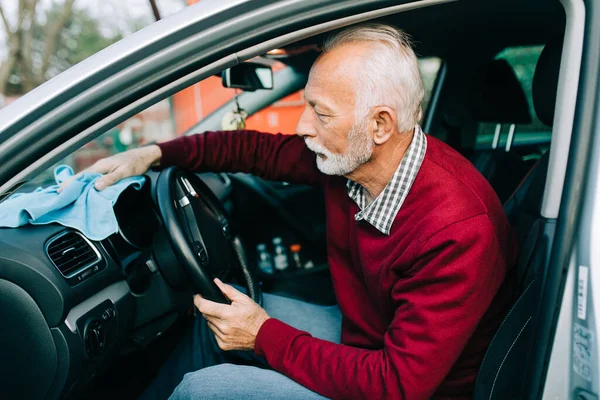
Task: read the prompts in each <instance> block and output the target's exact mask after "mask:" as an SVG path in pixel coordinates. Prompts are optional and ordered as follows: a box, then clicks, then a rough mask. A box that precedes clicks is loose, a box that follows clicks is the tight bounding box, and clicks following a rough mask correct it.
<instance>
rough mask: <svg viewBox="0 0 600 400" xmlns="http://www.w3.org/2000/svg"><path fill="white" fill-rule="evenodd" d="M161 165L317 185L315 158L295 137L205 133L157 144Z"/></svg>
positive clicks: (242, 132) (317, 174) (248, 132)
mask: <svg viewBox="0 0 600 400" xmlns="http://www.w3.org/2000/svg"><path fill="white" fill-rule="evenodd" d="M158 146H159V147H160V150H161V152H162V156H161V159H160V165H161V166H171V165H175V166H178V167H181V168H183V169H187V170H192V171H216V172H247V173H251V174H254V175H256V176H259V177H261V178H264V179H267V180H274V181H287V182H294V183H305V184H311V185H318V184H319V183H320V177H321V175H320V172H319V170H318V169H317V165H316V161H315V155H314V153H312V152H311V151H310V150H309V149H308V148H307V147H306V145H305V144H304V140H303V139H302V138H301V137H299V136H296V135H281V134H277V135H271V134H266V133H261V132H256V131H219V132H205V133H203V134H201V135H190V136H183V137H180V138H177V139H174V140H171V141H168V142H164V143H160V144H158Z"/></svg>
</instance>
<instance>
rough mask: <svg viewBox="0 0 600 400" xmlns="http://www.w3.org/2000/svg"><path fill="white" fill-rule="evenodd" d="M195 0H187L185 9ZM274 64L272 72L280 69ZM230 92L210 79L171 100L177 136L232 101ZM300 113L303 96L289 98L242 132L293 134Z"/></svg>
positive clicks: (250, 121) (249, 122)
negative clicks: (251, 130)
mask: <svg viewBox="0 0 600 400" xmlns="http://www.w3.org/2000/svg"><path fill="white" fill-rule="evenodd" d="M198 1H199V0H188V5H191V4H194V3H197V2H198ZM283 67H284V65H283V64H282V63H279V62H276V63H275V65H274V66H273V71H277V70H279V69H281V68H283ZM234 95H235V90H234V89H229V88H224V87H223V85H222V84H221V78H219V77H216V76H211V77H209V78H207V79H205V80H203V81H202V82H199V83H197V84H195V85H192V86H190V87H188V88H186V89H184V90H182V91H181V92H179V93H177V94H175V95H174V96H173V109H172V110H173V119H174V123H175V131H176V135H177V136H179V135H181V134H183V133H185V132H186V131H188V130H189V129H190V128H191V127H193V126H194V125H195V124H196V123H197V122H198V121H200V120H202V119H203V118H205V117H206V116H207V115H209V114H210V113H211V112H213V111H215V110H216V109H217V108H219V107H220V106H222V105H223V104H225V103H226V102H228V101H229V100H231V99H233V97H234ZM303 109H304V96H303V92H302V91H299V92H297V93H294V94H291V95H289V96H287V97H285V98H283V99H282V100H280V101H278V102H276V103H274V104H273V105H271V106H269V107H267V108H265V109H263V110H261V111H259V112H258V113H256V114H254V115H252V116H251V117H249V118H248V119H247V120H246V129H254V130H257V131H261V132H269V133H278V132H281V133H286V134H294V133H296V124H297V123H298V120H299V119H300V115H301V114H302V110H303Z"/></svg>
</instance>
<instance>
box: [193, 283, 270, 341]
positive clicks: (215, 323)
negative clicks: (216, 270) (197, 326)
mask: <svg viewBox="0 0 600 400" xmlns="http://www.w3.org/2000/svg"><path fill="white" fill-rule="evenodd" d="M215 283H216V284H217V286H218V287H219V289H221V291H222V292H223V294H225V296H227V297H228V298H229V300H231V304H230V305H227V304H221V303H215V302H213V301H210V300H206V299H205V298H203V297H202V296H200V295H199V294H197V295H195V296H194V304H195V305H196V308H198V310H199V311H200V312H201V313H202V315H203V316H204V318H206V321H207V322H208V326H209V327H210V329H211V330H212V331H213V333H214V334H215V338H216V339H217V343H218V345H219V347H220V348H221V350H254V342H255V341H256V335H257V334H258V331H259V329H260V327H261V326H262V324H263V323H264V322H265V321H266V320H268V319H269V318H270V317H269V315H268V314H267V312H266V311H265V310H264V309H263V308H262V307H260V306H259V305H258V304H256V303H255V302H254V301H252V299H251V298H250V297H248V296H246V295H245V294H243V293H242V292H240V291H238V290H236V289H235V288H234V287H233V286H230V285H226V284H224V283H223V282H221V281H220V280H219V279H215Z"/></svg>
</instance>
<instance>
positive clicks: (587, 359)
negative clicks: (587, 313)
mask: <svg viewBox="0 0 600 400" xmlns="http://www.w3.org/2000/svg"><path fill="white" fill-rule="evenodd" d="M593 351H594V334H593V333H592V332H591V331H590V330H589V329H587V328H586V327H584V326H583V325H580V324H578V323H577V322H576V323H574V324H573V371H575V372H576V373H577V374H578V375H580V376H581V377H582V378H583V379H585V380H586V381H589V382H591V381H592V354H593Z"/></svg>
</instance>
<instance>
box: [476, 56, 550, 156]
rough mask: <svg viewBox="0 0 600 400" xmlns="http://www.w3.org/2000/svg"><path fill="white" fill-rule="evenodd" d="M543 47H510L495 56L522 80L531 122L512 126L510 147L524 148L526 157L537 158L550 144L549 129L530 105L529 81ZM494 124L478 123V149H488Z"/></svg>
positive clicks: (504, 138) (502, 142)
mask: <svg viewBox="0 0 600 400" xmlns="http://www.w3.org/2000/svg"><path fill="white" fill-rule="evenodd" d="M542 49H543V46H519V47H509V48H506V49H504V50H502V51H501V52H499V53H498V54H497V55H496V57H495V58H496V59H504V60H506V61H507V62H508V63H509V65H510V66H511V67H512V68H513V70H514V72H515V75H516V76H517V79H518V80H519V82H520V83H521V86H522V88H523V91H524V92H525V96H526V98H527V103H528V106H529V113H530V115H531V119H532V121H531V123H529V124H519V125H516V126H515V131H514V136H513V142H512V148H515V149H523V150H522V151H521V152H523V153H524V157H526V158H537V157H539V156H540V155H541V154H542V153H543V152H544V151H545V150H547V148H548V147H549V145H550V138H551V136H552V131H551V129H550V128H549V127H548V126H546V125H545V124H543V123H542V122H541V121H540V120H539V119H538V117H537V114H536V113H535V109H534V106H533V97H532V91H531V87H532V83H533V75H534V72H535V67H536V64H537V61H538V58H539V57H540V54H541V52H542ZM495 130H496V124H493V123H481V124H480V125H479V130H478V135H477V148H478V149H490V148H492V143H493V141H494V135H495ZM507 139H508V127H507V126H506V127H503V129H502V132H501V135H500V140H499V142H498V146H497V147H498V148H502V147H504V146H505V145H506V142H507Z"/></svg>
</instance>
